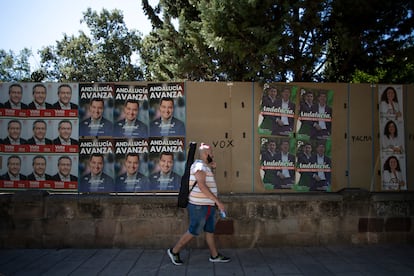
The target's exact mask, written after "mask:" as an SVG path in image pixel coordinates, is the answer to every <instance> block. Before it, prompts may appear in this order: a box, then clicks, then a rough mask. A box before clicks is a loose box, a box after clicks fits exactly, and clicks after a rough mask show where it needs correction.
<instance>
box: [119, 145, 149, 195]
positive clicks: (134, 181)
mask: <svg viewBox="0 0 414 276" xmlns="http://www.w3.org/2000/svg"><path fill="white" fill-rule="evenodd" d="M139 166H140V160H139V154H138V153H128V154H127V155H126V157H125V161H124V167H125V170H126V172H125V173H123V174H121V175H119V176H118V177H117V178H116V181H115V185H116V191H117V192H137V191H145V190H148V189H149V179H148V177H146V176H145V175H143V174H142V173H140V172H139V171H138V170H139Z"/></svg>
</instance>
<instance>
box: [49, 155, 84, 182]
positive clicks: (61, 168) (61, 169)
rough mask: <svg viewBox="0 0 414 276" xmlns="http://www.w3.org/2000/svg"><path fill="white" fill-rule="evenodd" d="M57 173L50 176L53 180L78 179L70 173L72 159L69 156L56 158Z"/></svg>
mask: <svg viewBox="0 0 414 276" xmlns="http://www.w3.org/2000/svg"><path fill="white" fill-rule="evenodd" d="M57 166H58V173H57V174H55V175H54V176H52V180H54V181H65V182H74V181H76V182H77V181H78V177H77V176H74V175H72V174H70V171H71V170H72V159H70V157H69V156H61V157H59V159H58V164H57Z"/></svg>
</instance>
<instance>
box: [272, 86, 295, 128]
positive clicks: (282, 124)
mask: <svg viewBox="0 0 414 276" xmlns="http://www.w3.org/2000/svg"><path fill="white" fill-rule="evenodd" d="M290 95H291V91H290V88H287V87H285V88H284V89H283V90H282V92H281V98H280V100H279V101H278V102H277V103H276V107H280V109H281V110H284V111H286V112H290V114H289V113H288V114H282V115H280V116H277V117H276V119H275V120H274V123H273V126H272V135H281V136H288V135H289V134H290V133H292V131H293V126H294V117H293V116H292V114H293V113H294V112H295V106H296V105H295V103H293V102H291V101H290ZM288 115H290V116H288Z"/></svg>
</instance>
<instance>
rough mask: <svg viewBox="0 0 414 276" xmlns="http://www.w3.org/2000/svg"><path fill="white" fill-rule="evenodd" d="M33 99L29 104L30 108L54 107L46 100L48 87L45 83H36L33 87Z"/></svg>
mask: <svg viewBox="0 0 414 276" xmlns="http://www.w3.org/2000/svg"><path fill="white" fill-rule="evenodd" d="M32 92H33V101H32V102H31V103H30V104H29V106H28V108H29V109H52V108H53V106H52V105H51V104H50V103H47V102H46V96H47V89H46V86H45V85H44V84H41V83H39V84H36V85H34V86H33V88H32Z"/></svg>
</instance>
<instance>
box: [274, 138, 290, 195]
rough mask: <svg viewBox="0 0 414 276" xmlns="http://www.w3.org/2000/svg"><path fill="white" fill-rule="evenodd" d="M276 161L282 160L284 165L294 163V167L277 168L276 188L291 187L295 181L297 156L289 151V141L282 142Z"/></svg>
mask: <svg viewBox="0 0 414 276" xmlns="http://www.w3.org/2000/svg"><path fill="white" fill-rule="evenodd" d="M275 160H276V161H280V162H282V163H283V164H285V165H284V166H283V167H288V166H289V165H292V166H293V168H281V169H279V170H276V172H275V175H276V176H275V178H274V180H273V181H274V182H273V185H274V188H275V189H286V188H287V189H290V188H291V186H292V185H293V184H294V183H295V168H294V165H295V156H294V155H293V154H291V153H290V152H289V141H288V140H282V141H281V143H280V152H278V153H277V154H276V158H275Z"/></svg>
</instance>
